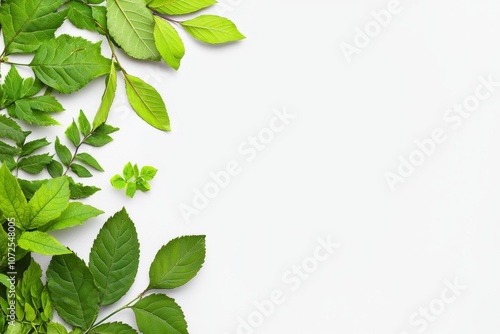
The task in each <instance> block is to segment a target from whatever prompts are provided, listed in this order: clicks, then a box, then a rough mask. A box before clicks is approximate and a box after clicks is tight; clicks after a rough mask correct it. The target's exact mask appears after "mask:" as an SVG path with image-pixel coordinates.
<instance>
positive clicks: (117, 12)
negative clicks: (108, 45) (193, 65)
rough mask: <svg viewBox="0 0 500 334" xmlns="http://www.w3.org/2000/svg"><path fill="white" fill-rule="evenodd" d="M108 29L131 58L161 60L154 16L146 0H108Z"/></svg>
mask: <svg viewBox="0 0 500 334" xmlns="http://www.w3.org/2000/svg"><path fill="white" fill-rule="evenodd" d="M106 4H107V10H108V14H107V15H108V29H109V33H110V34H111V36H112V37H113V39H114V40H115V41H116V42H117V43H118V44H119V45H120V46H121V47H122V48H123V50H124V51H125V52H126V53H127V54H128V55H129V56H131V57H134V58H137V59H149V60H159V59H160V54H159V52H158V50H157V49H156V46H155V41H154V36H153V27H154V20H153V14H152V13H151V11H150V10H149V9H148V8H147V7H146V2H145V1H144V0H108V1H107V2H106Z"/></svg>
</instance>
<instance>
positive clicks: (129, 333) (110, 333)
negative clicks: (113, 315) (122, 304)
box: [91, 322, 137, 334]
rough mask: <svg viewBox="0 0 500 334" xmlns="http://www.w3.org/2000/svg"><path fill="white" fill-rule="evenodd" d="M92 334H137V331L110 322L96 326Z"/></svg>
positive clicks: (125, 325) (127, 326)
mask: <svg viewBox="0 0 500 334" xmlns="http://www.w3.org/2000/svg"><path fill="white" fill-rule="evenodd" d="M91 333H92V334H137V331H136V330H135V329H133V328H132V327H130V326H129V325H127V324H124V323H122V322H110V323H105V324H102V325H99V326H97V327H96V328H94V329H93V331H92V332H91Z"/></svg>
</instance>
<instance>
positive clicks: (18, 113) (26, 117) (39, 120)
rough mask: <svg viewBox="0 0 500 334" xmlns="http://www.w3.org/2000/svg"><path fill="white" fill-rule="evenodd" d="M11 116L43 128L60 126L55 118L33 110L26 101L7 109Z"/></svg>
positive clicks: (18, 102)
mask: <svg viewBox="0 0 500 334" xmlns="http://www.w3.org/2000/svg"><path fill="white" fill-rule="evenodd" d="M7 111H8V112H9V115H11V116H12V117H16V118H19V119H21V120H23V121H26V122H28V123H29V124H36V125H42V126H50V125H60V124H59V122H57V121H56V120H55V119H54V118H52V117H51V116H50V115H48V114H46V113H45V112H41V111H39V110H36V109H32V108H31V106H30V103H29V101H27V100H26V99H22V100H18V101H16V102H15V103H14V104H12V105H10V106H9V107H8V108H7Z"/></svg>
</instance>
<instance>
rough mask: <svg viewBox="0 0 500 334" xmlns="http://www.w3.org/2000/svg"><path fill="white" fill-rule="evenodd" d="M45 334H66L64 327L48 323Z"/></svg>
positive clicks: (55, 323)
mask: <svg viewBox="0 0 500 334" xmlns="http://www.w3.org/2000/svg"><path fill="white" fill-rule="evenodd" d="M47 334H68V331H67V330H66V327H64V326H63V325H61V324H58V323H57V322H50V323H49V324H48V325H47Z"/></svg>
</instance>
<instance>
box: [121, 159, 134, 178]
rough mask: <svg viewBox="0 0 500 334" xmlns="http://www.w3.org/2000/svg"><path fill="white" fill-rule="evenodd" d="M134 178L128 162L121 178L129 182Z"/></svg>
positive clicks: (131, 167)
mask: <svg viewBox="0 0 500 334" xmlns="http://www.w3.org/2000/svg"><path fill="white" fill-rule="evenodd" d="M133 176H134V167H133V166H132V163H131V162H128V163H127V164H126V165H125V167H123V177H124V178H125V180H126V181H129V180H130V179H132V177H133Z"/></svg>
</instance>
